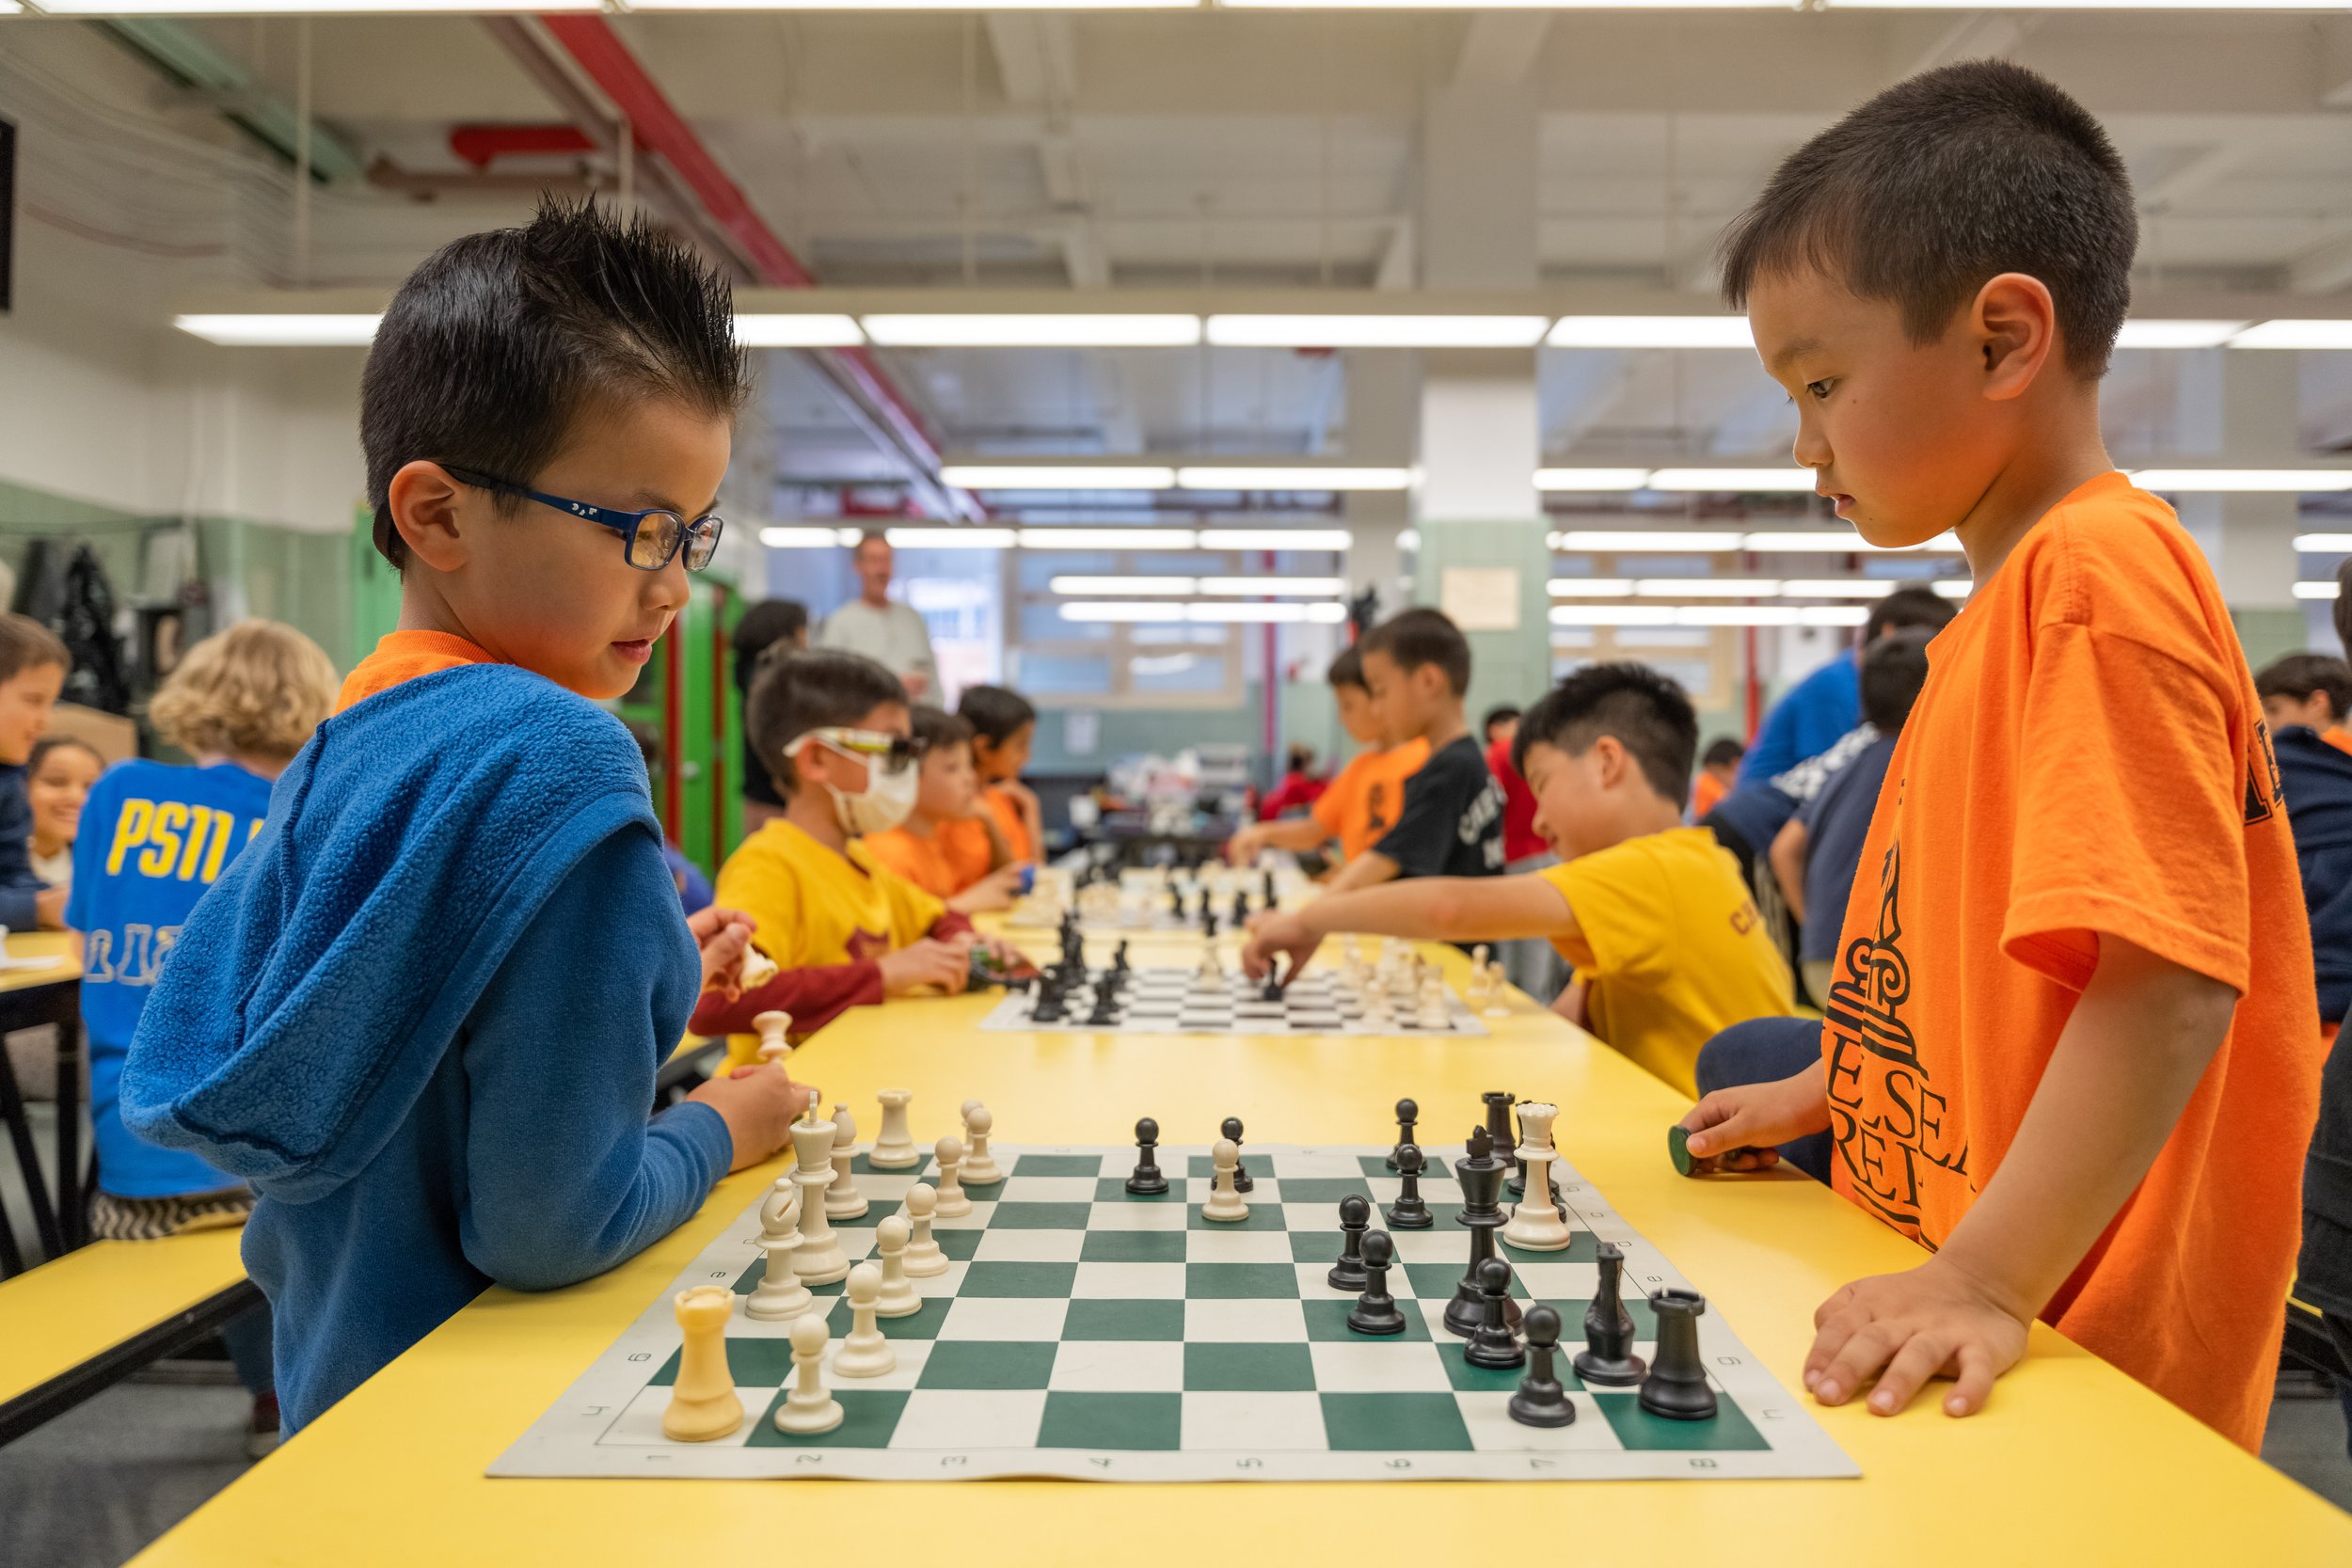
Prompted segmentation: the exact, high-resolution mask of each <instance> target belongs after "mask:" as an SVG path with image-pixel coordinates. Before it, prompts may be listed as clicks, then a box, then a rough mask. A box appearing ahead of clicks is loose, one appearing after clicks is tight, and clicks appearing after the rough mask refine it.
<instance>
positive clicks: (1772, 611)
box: [1675, 604, 1802, 626]
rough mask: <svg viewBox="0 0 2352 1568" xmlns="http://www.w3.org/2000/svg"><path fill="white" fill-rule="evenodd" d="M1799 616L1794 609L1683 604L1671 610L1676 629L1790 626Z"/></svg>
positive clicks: (1763, 606)
mask: <svg viewBox="0 0 2352 1568" xmlns="http://www.w3.org/2000/svg"><path fill="white" fill-rule="evenodd" d="M1801 621H1802V616H1801V614H1800V612H1799V611H1798V610H1797V608H1796V606H1794V605H1785V604H1686V605H1677V606H1676V607H1675V625H1676V626H1797V625H1799V624H1801Z"/></svg>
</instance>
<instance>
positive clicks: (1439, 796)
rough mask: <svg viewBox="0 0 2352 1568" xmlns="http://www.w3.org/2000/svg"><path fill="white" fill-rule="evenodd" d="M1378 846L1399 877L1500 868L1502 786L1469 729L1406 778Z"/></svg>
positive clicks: (1481, 873) (1484, 873)
mask: <svg viewBox="0 0 2352 1568" xmlns="http://www.w3.org/2000/svg"><path fill="white" fill-rule="evenodd" d="M1373 847H1374V848H1375V849H1376V850H1378V851H1379V852H1380V853H1381V854H1383V855H1386V856H1388V857H1389V859H1391V860H1392V861H1394V862H1396V865H1397V875H1398V876H1399V877H1492V876H1495V875H1498V874H1499V873H1500V872H1501V871H1502V786H1501V785H1499V784H1496V783H1495V778H1494V775H1493V774H1492V773H1490V772H1488V771H1487V770H1486V757H1485V755H1484V754H1483V753H1481V752H1480V751H1479V750H1478V746H1477V743H1476V742H1474V741H1473V740H1471V739H1470V736H1468V735H1461V736H1455V737H1454V739H1453V740H1451V741H1449V742H1447V743H1446V745H1444V746H1443V747H1441V748H1439V749H1438V751H1436V752H1432V753H1431V755H1430V758H1429V760H1428V761H1427V762H1425V763H1423V764H1422V767H1421V771H1420V772H1418V773H1415V774H1414V775H1413V776H1412V777H1411V778H1409V779H1407V780H1406V781H1405V804H1404V806H1403V807H1402V809H1400V810H1399V811H1398V813H1397V816H1396V826H1394V827H1392V828H1391V829H1390V830H1389V832H1388V834H1387V836H1386V837H1384V838H1382V839H1381V840H1380V842H1379V843H1378V844H1376V845H1375V846H1373Z"/></svg>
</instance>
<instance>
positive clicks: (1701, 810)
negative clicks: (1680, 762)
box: [1691, 768, 1726, 822]
mask: <svg viewBox="0 0 2352 1568" xmlns="http://www.w3.org/2000/svg"><path fill="white" fill-rule="evenodd" d="M1725 792H1726V790H1725V786H1724V781H1723V780H1721V779H1719V778H1717V777H1715V775H1714V774H1712V773H1709V772H1708V770H1707V769H1706V768H1700V769H1699V776H1698V779H1697V781H1696V782H1694V783H1693V784H1692V785H1691V820H1692V821H1693V822H1696V821H1698V820H1699V819H1700V818H1702V817H1704V816H1706V815H1707V814H1708V812H1710V811H1713V810H1714V809H1715V803H1716V802H1717V801H1718V800H1722V799H1723V798H1724V794H1725Z"/></svg>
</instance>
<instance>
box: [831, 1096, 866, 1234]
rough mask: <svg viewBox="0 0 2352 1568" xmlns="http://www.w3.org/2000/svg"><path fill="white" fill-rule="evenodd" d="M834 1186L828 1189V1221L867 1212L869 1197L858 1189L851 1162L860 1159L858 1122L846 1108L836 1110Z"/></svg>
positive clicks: (846, 1218)
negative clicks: (851, 1117)
mask: <svg viewBox="0 0 2352 1568" xmlns="http://www.w3.org/2000/svg"><path fill="white" fill-rule="evenodd" d="M833 1128H834V1132H833V1185H832V1186H830V1187H827V1188H826V1189H825V1218H827V1219H829V1220H853V1219H855V1218H857V1217H858V1216H859V1215H860V1214H863V1213H864V1212H866V1195H865V1194H864V1193H861V1192H859V1191H858V1190H857V1177H856V1175H855V1174H854V1173H852V1172H851V1171H850V1161H852V1160H855V1159H856V1158H857V1123H856V1122H855V1121H853V1120H852V1119H850V1108H849V1107H848V1106H847V1105H835V1106H834V1108H833Z"/></svg>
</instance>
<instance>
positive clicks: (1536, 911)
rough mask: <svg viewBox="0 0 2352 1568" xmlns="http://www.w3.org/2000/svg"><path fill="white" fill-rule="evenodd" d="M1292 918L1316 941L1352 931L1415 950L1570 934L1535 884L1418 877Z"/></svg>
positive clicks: (1556, 894)
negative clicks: (1425, 945)
mask: <svg viewBox="0 0 2352 1568" xmlns="http://www.w3.org/2000/svg"><path fill="white" fill-rule="evenodd" d="M1299 918H1300V919H1301V920H1303V921H1304V922H1305V923H1306V927H1307V929H1308V930H1309V931H1310V932H1311V933H1313V935H1314V936H1315V937H1316V938H1317V939H1318V940H1320V939H1322V938H1324V937H1327V936H1330V935H1332V934H1333V933H1334V932H1339V931H1352V932H1359V933H1361V934H1363V935H1366V936H1378V937H1402V938H1405V939H1406V940H1408V941H1419V942H1509V941H1511V940H1513V939H1514V938H1518V937H1552V936H1565V935H1569V934H1571V933H1573V932H1574V930H1575V929H1576V920H1575V916H1574V915H1573V914H1572V913H1571V912H1570V911H1569V910H1568V901H1567V899H1566V898H1565V896H1564V895H1562V894H1561V893H1560V890H1559V889H1557V888H1555V887H1553V886H1552V885H1551V884H1550V883H1549V882H1548V881H1546V880H1545V879H1542V878H1540V877H1501V878H1496V877H1422V878H1416V879H1413V880H1412V881H1409V882H1391V883H1390V884H1389V885H1387V886H1385V887H1371V888H1360V889H1359V890H1357V891H1356V892H1353V893H1339V892H1335V893H1327V894H1325V895H1323V896H1322V897H1320V898H1317V899H1315V900H1313V901H1312V902H1311V903H1310V904H1308V905H1307V906H1306V908H1305V909H1303V910H1301V911H1299Z"/></svg>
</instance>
